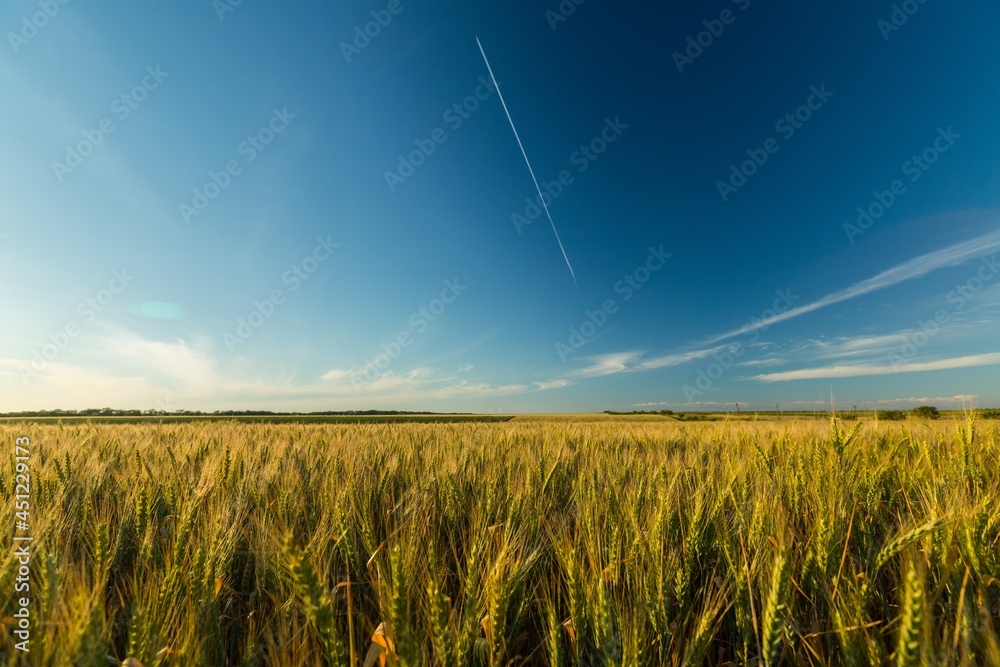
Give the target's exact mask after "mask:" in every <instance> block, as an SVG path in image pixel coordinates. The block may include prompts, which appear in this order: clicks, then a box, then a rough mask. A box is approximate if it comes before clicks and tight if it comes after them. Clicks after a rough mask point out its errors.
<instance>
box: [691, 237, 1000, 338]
mask: <svg viewBox="0 0 1000 667" xmlns="http://www.w3.org/2000/svg"><path fill="white" fill-rule="evenodd" d="M998 250H1000V230H998V231H995V232H991V233H989V234H984V235H982V236H978V237H976V238H974V239H971V240H969V241H963V242H962V243H956V244H955V245H952V246H948V247H947V248H942V249H941V250H935V251H934V252H929V253H927V254H925V255H920V256H919V257H915V258H913V259H911V260H908V261H906V262H903V263H902V264H899V265H897V266H894V267H893V268H891V269H888V270H886V271H883V272H882V273H880V274H878V275H877V276H874V277H872V278H868V279H867V280H862V281H861V282H858V283H855V284H854V285H851V286H850V287H848V288H846V289H843V290H840V291H837V292H834V293H832V294H829V295H827V296H825V297H823V298H822V299H819V300H818V301H813V302H812V303H808V304H806V305H804V306H799V307H798V308H792V309H790V310H788V311H786V312H784V313H780V314H779V315H776V316H774V317H771V318H768V319H767V320H764V321H762V322H760V323H759V324H757V325H752V326H744V327H741V328H739V329H732V330H730V331H727V332H725V333H723V334H720V335H718V336H716V337H714V338H712V339H710V340H709V341H708V343H707V344H713V343H717V342H719V341H721V340H726V339H727V338H733V337H734V336H739V335H742V334H746V333H749V332H751V331H754V330H755V329H759V328H762V327H770V326H772V325H774V324H777V323H778V322H784V321H785V320H790V319H792V318H795V317H799V316H800V315H805V314H806V313H811V312H813V311H816V310H819V309H820V308H825V307H827V306H831V305H833V304H835V303H841V302H843V301H848V300H850V299H854V298H856V297H859V296H863V295H865V294H869V293H871V292H876V291H878V290H881V289H885V288H887V287H892V286H893V285H898V284H899V283H901V282H905V281H907V280H913V279H914V278H919V277H921V276H925V275H927V274H928V273H931V272H933V271H937V270H938V269H943V268H947V267H950V266H958V265H959V264H964V263H965V262H968V261H969V260H972V259H979V258H981V257H982V256H984V255H986V254H987V253H990V252H996V251H998Z"/></svg>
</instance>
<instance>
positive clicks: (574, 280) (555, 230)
mask: <svg viewBox="0 0 1000 667" xmlns="http://www.w3.org/2000/svg"><path fill="white" fill-rule="evenodd" d="M476 44H478V45H479V52H480V53H482V54H483V60H484V61H485V62H486V69H487V70H488V71H489V73H490V78H491V79H492V80H493V87H494V88H496V89H497V96H498V97H499V98H500V104H502V105H503V110H504V113H506V114H507V120H509V121H510V129H512V130H514V138H515V139H517V145H518V146H519V147H520V148H521V155H523V156H524V163H525V164H526V165H528V172H529V173H530V174H531V180H532V181H534V182H535V189H536V190H538V199H539V200H540V201H541V202H542V208H544V209H545V215H546V217H548V219H549V224H550V225H552V233H554V234H555V235H556V242H557V243H559V249H560V250H562V255H563V259H565V260H566V266H568V267H569V275H571V276H573V284H574V285H576V291H577V292H578V293H579V291H580V285H579V284H578V283H577V282H576V273H575V272H574V271H573V265H572V264H570V263H569V257H568V256H567V255H566V248H564V247H563V243H562V239H560V238H559V230H557V229H556V223H555V222H553V221H552V214H551V213H549V207H548V206H547V205H546V204H545V195H543V194H542V188H541V187H539V185H538V179H537V178H535V170H534V169H532V168H531V162H530V161H529V160H528V154H527V153H526V152H525V150H524V144H522V143H521V137H520V136H519V135H518V134H517V128H516V127H514V119H513V118H511V117H510V111H509V110H508V109H507V103H506V102H504V99H503V93H501V92H500V84H499V83H497V78H496V77H495V76H493V68H492V67H490V61H489V59H488V58H487V57H486V51H484V50H483V44H482V42H480V41H479V37H478V36H477V37H476Z"/></svg>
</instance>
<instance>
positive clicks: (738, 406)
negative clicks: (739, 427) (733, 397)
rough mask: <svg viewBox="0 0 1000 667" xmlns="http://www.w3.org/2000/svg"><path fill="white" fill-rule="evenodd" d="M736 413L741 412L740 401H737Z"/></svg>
mask: <svg viewBox="0 0 1000 667" xmlns="http://www.w3.org/2000/svg"><path fill="white" fill-rule="evenodd" d="M736 414H740V404H739V402H737V403H736Z"/></svg>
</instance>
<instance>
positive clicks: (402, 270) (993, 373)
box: [0, 0, 1000, 412]
mask: <svg viewBox="0 0 1000 667" xmlns="http://www.w3.org/2000/svg"><path fill="white" fill-rule="evenodd" d="M476 4H477V3H458V2H448V3H441V2H437V3H430V2H421V1H420V0H399V2H398V4H397V3H389V2H374V3H371V2H361V1H359V0H351V1H349V2H343V3H336V4H335V5H333V6H329V5H324V6H315V5H313V4H311V3H309V4H307V3H302V5H301V6H300V5H298V4H290V5H289V4H286V5H279V4H277V3H265V2H261V1H259V0H256V1H255V0H244V1H243V2H242V3H241V4H239V5H238V6H235V7H231V9H232V11H222V10H221V9H220V8H221V7H226V6H227V5H226V4H225V0H220V1H219V2H215V3H213V2H210V1H209V0H203V1H200V2H193V3H185V4H184V6H176V5H175V4H171V3H166V2H160V3H134V4H130V5H124V6H123V5H120V4H115V5H114V6H110V5H102V4H95V3H84V2H79V1H75V2H69V4H66V5H58V3H57V2H53V3H52V6H51V7H49V6H48V3H46V2H43V3H41V4H39V3H37V2H26V1H20V0H18V1H12V0H8V1H6V2H4V3H3V9H2V13H0V16H2V19H0V27H2V28H3V31H4V33H5V35H6V37H5V44H3V45H2V47H0V85H2V90H3V93H4V94H3V103H2V105H0V122H2V126H3V127H4V128H5V130H4V132H3V133H0V183H2V196H3V199H2V202H3V208H2V210H0V320H2V322H3V323H4V325H5V326H4V327H3V328H2V329H0V410H15V409H37V408H55V407H62V408H80V407H99V406H104V405H107V406H112V407H121V408H126V407H139V408H153V407H160V408H165V409H177V408H187V409H209V410H211V409H219V408H254V407H258V408H269V409H282V410H284V409H302V410H323V409H351V408H387V409H388V408H397V409H432V410H456V411H458V410H461V411H495V412H557V411H574V412H575V411H591V410H603V409H634V408H640V409H660V408H671V409H697V408H703V409H714V408H718V407H725V408H732V407H733V405H734V404H735V403H736V402H739V403H740V404H741V406H745V407H747V408H753V407H759V408H767V407H770V406H773V405H774V404H775V403H780V404H781V405H783V406H788V407H789V408H793V407H800V408H812V407H818V406H822V405H828V404H829V401H830V396H831V394H832V395H833V396H834V397H835V399H836V401H837V403H838V405H840V406H844V405H848V404H856V405H858V406H862V405H865V406H869V407H876V406H886V407H889V406H903V407H907V406H910V405H915V404H918V403H922V402H932V403H935V404H937V405H939V406H942V407H945V406H947V407H953V406H957V405H961V404H962V403H963V402H966V401H974V402H975V403H976V404H977V405H983V406H991V405H994V406H995V405H1000V383H998V381H997V378H998V370H1000V344H998V343H997V330H998V323H1000V317H998V307H1000V274H998V269H996V268H995V257H996V253H997V252H998V250H1000V125H998V124H997V122H996V119H997V118H998V117H1000V79H998V78H997V76H996V72H997V71H1000V54H998V50H997V46H996V44H997V41H996V35H997V34H998V31H1000V4H998V3H997V2H991V1H990V2H988V1H987V0H973V1H972V2H969V3H964V4H962V5H961V6H960V7H958V6H953V5H952V4H949V3H945V2H941V1H940V0H928V1H927V2H926V4H923V5H920V4H919V3H917V2H913V3H912V7H911V6H910V5H907V7H908V8H910V9H917V11H915V13H913V14H912V15H909V16H906V21H905V23H903V22H902V20H900V19H901V15H898V14H897V15H896V16H895V17H893V11H894V10H893V6H892V3H878V2H876V3H869V2H848V3H839V4H832V5H831V4H826V5H822V6H810V7H794V8H788V7H773V6H769V5H767V4H766V3H763V2H761V0H749V1H748V0H739V1H738V2H731V1H730V0H725V1H719V2H714V3H707V4H706V3H694V2H687V3H672V4H671V6H664V3H652V2H650V3H638V4H633V5H630V8H629V9H628V10H623V9H622V8H621V5H619V4H615V3H610V2H603V1H601V0H586V2H584V3H583V4H581V5H579V6H577V7H576V9H575V11H574V12H573V13H572V14H571V15H569V16H566V17H565V20H561V21H558V22H556V21H555V19H553V18H552V17H553V16H554V14H553V12H557V11H558V7H559V3H558V2H557V1H556V0H551V1H550V2H539V3H529V2H512V3H503V4H498V3H487V4H484V5H483V6H474V5H476ZM569 4H570V3H569V2H566V3H564V6H567V5H569ZM46 7H48V11H49V13H50V14H54V15H52V16H47V15H46V14H45V11H46ZM390 7H391V8H392V9H396V10H397V13H396V14H392V13H391V12H389V11H388V9H387V8H390ZM547 11H548V12H549V13H548V14H547ZM372 12H375V15H376V17H379V16H380V17H381V18H382V19H383V22H385V23H387V25H385V26H384V27H381V26H379V27H378V30H377V35H376V36H375V37H372V38H370V39H369V40H368V41H367V43H366V42H365V41H361V40H360V39H359V40H358V41H357V42H355V39H356V38H357V35H358V31H364V29H365V24H366V23H368V22H371V21H373V20H374V19H373V15H372ZM724 12H725V13H724ZM720 17H721V18H723V19H725V20H726V21H729V22H728V24H726V23H722V22H720V21H718V19H720ZM386 18H389V19H390V20H388V21H386ZM893 18H895V19H896V22H897V23H899V24H901V25H899V26H898V30H895V29H893V30H890V29H889V28H887V27H886V26H890V25H892V24H891V23H889V22H890V21H892V19H893ZM880 21H883V23H881V24H880V23H879V22H880ZM704 22H708V24H709V25H708V27H706V25H705V23H704ZM33 24H34V25H33ZM37 25H40V26H41V27H40V28H37V27H36V26H37ZM553 25H554V26H555V29H553ZM368 27H369V29H370V31H371V32H372V33H375V32H376V30H375V27H376V24H372V25H370V26H368ZM720 27H721V28H722V31H721V34H719V35H718V36H712V39H711V40H709V39H708V38H709V33H704V34H702V35H700V39H701V40H702V44H707V46H703V47H702V48H701V53H700V54H699V53H698V51H697V50H692V51H690V54H691V55H695V56H696V57H695V58H692V59H690V60H689V61H687V62H682V63H681V64H682V67H681V69H682V70H683V71H679V68H678V66H677V63H678V62H680V58H681V57H680V56H678V55H675V54H676V53H681V54H683V53H684V52H685V50H687V49H688V48H689V42H688V38H689V37H690V38H691V39H692V40H694V41H695V42H697V40H698V39H699V33H702V32H703V31H706V30H708V29H711V28H714V29H715V30H716V32H719V28H720ZM893 27H896V26H893ZM356 29H357V30H356ZM476 36H478V37H479V39H480V40H481V41H482V44H483V47H484V49H485V51H486V54H487V56H488V57H489V60H490V64H491V65H492V67H493V70H494V73H495V75H496V78H497V80H498V81H499V85H500V91H501V93H502V94H503V97H504V101H505V102H506V104H507V107H508V110H509V112H510V114H511V116H512V118H513V121H514V124H515V126H516V128H517V132H518V135H519V136H520V139H521V141H522V142H523V145H524V148H525V150H526V152H527V156H528V158H529V160H530V162H531V166H532V167H533V169H534V172H535V175H536V176H537V178H538V180H539V181H540V182H550V183H551V182H554V181H558V179H559V176H560V172H563V171H566V172H568V173H567V174H563V176H564V178H566V182H568V183H569V184H568V185H565V186H563V191H562V193H561V194H560V195H559V196H558V197H556V198H555V199H554V200H552V201H551V202H550V206H549V209H550V212H551V215H552V219H553V221H554V223H555V226H556V228H557V229H558V232H559V236H560V238H561V240H562V244H563V246H564V249H565V252H566V256H567V257H568V259H569V261H570V263H571V264H572V267H573V270H574V272H575V275H576V279H577V282H578V285H579V289H578V288H577V287H576V286H574V281H573V278H572V276H571V274H570V270H569V268H568V267H567V264H566V262H565V261H564V259H563V254H562V252H561V250H560V247H559V244H558V242H557V240H556V236H555V234H554V233H553V229H552V226H551V225H550V224H549V222H548V220H547V219H546V218H545V215H544V213H541V215H540V216H539V217H537V218H536V219H534V221H533V222H531V223H530V224H524V223H523V220H521V219H519V218H516V217H512V216H514V215H515V214H517V215H525V213H526V211H525V209H526V206H527V204H526V202H525V199H526V198H529V199H537V198H538V194H537V192H536V191H535V185H534V183H533V182H532V177H531V174H530V173H529V171H528V167H527V166H526V164H525V160H524V158H523V157H522V154H521V151H520V149H519V148H518V143H517V140H516V139H515V135H514V133H513V132H512V128H511V125H510V123H509V122H508V119H507V115H506V114H505V112H504V107H503V106H502V105H501V101H500V99H499V98H498V96H497V95H496V94H495V92H494V91H492V90H491V89H489V88H487V87H484V86H482V85H481V84H480V77H485V78H486V79H488V74H487V69H486V65H485V63H484V62H483V59H482V57H481V55H480V52H479V48H478V46H477V45H476ZM345 44H354V46H353V47H347V46H345ZM359 45H360V46H361V47H363V48H358V46H359ZM345 52H346V54H345ZM151 72H152V73H153V74H151ZM154 74H155V75H154ZM137 87H138V88H137ZM816 91H819V92H821V93H822V96H821V97H820V96H817V95H816ZM477 94H478V95H479V98H481V99H476V98H475V96H476V95H477ZM123 95H124V96H125V99H122V96H123ZM470 96H472V97H471V98H470ZM116 100H117V101H116ZM466 100H468V108H467V109H466V110H464V111H462V112H461V115H459V112H456V111H455V110H453V107H454V105H456V104H460V105H461V104H463V103H466ZM808 104H812V106H813V107H814V108H813V109H811V110H810V109H808V108H807V107H805V108H803V105H808ZM797 110H798V113H799V114H801V116H800V118H802V119H805V120H802V121H801V122H800V121H799V120H794V119H793V121H792V122H789V121H787V120H783V119H785V116H786V114H789V113H791V114H795V113H796V112H797ZM806 117H808V118H807V119H806ZM793 123H794V125H793ZM269 126H270V127H269ZM612 128H617V129H612ZM272 129H273V130H280V131H278V132H272ZM602 132H603V133H604V135H605V138H612V137H613V138H614V141H613V142H612V143H609V144H607V145H606V146H603V145H602V142H603V140H601V139H600V137H601V135H602ZM252 136H257V137H258V138H255V139H253V140H252V141H250V137H252ZM88 137H89V138H88ZM435 138H437V139H438V141H441V140H442V139H443V142H442V143H437V142H435V141H434V139H435ZM595 140H597V143H596V144H594V150H601V149H604V151H603V152H602V153H601V154H600V155H597V154H595V153H591V154H590V157H585V156H584V155H585V154H584V153H581V152H579V151H580V149H581V148H582V147H586V146H588V145H591V143H592V142H593V141H595ZM768 140H771V141H770V142H769V141H768ZM267 141H270V143H266V142H267ZM935 142H936V143H937V148H934V146H935ZM91 144H96V145H91ZM255 144H256V145H255ZM420 145H423V146H425V147H427V146H430V145H433V146H434V150H433V153H431V154H430V155H428V156H426V157H425V156H423V155H418V156H417V157H418V161H422V164H420V165H419V166H418V167H416V168H415V169H414V171H413V172H412V174H410V172H408V171H406V169H405V168H404V169H403V171H402V172H399V169H400V156H401V155H402V156H409V155H410V154H411V153H412V152H413V151H416V150H419V149H418V146H420ZM768 148H770V152H769V151H768V150H767V149H768ZM77 149H79V150H80V151H82V152H86V153H88V154H87V155H86V156H84V157H82V159H80V160H79V162H76V160H77V157H76V155H75V154H74V155H68V152H72V153H75V152H76V150H77ZM925 149H929V152H928V159H932V158H933V159H934V163H933V164H926V163H921V164H922V166H921V165H918V164H915V163H914V162H912V158H914V156H917V157H918V158H919V156H921V154H923V153H924V151H925ZM941 149H946V150H941ZM588 150H589V149H588ZM748 151H750V153H749V154H748ZM751 155H756V156H757V158H758V162H761V161H763V157H764V156H766V158H767V160H766V162H764V164H762V165H760V166H758V165H754V164H748V165H747V166H746V167H745V171H746V172H750V171H754V172H755V173H753V174H752V175H750V176H749V177H747V178H746V179H745V182H743V181H742V180H733V181H731V182H730V186H733V185H738V186H739V187H738V188H735V189H733V188H727V187H724V186H720V182H722V181H729V180H730V179H731V178H733V175H732V168H733V165H736V168H737V169H740V168H741V165H742V163H744V162H745V161H747V160H749V159H751ZM592 158H593V159H592ZM919 159H921V160H922V158H919ZM227 166H228V167H229V168H231V172H232V173H230V174H225V173H224V172H225V171H226V169H227ZM584 168H585V169H584ZM392 171H396V172H397V173H402V175H403V176H406V178H405V179H402V181H401V180H400V179H399V178H390V177H387V172H392ZM213 173H214V174H215V180H216V181H217V182H220V183H223V184H226V185H225V187H224V188H216V187H215V185H214V184H212V174H213ZM735 178H737V179H742V178H743V177H742V176H737V177H735ZM570 179H571V182H570ZM894 181H898V182H897V183H896V184H895V186H896V191H897V194H892V189H893V182H894ZM206 185H208V191H209V192H208V193H207V194H210V195H213V197H212V198H211V199H210V200H208V199H205V200H200V199H199V197H201V195H196V193H195V190H198V191H200V192H203V191H204V189H205V187H206ZM720 188H721V191H720ZM877 192H878V193H886V194H882V195H879V196H880V197H881V198H882V200H883V202H886V203H888V202H889V200H890V197H891V198H892V199H894V201H892V203H891V205H889V206H887V209H886V210H885V211H884V213H882V214H881V215H880V216H879V217H877V219H873V220H872V221H871V224H868V223H866V225H867V228H866V229H862V228H861V227H852V226H851V225H856V224H857V223H856V221H857V219H858V215H859V214H858V208H859V207H863V208H865V209H868V208H869V207H871V206H872V205H873V204H874V203H877V199H876V193H877ZM206 204H207V206H206ZM196 206H197V207H201V208H203V210H200V211H198V212H197V213H196V214H195V213H194V211H195V210H196ZM879 206H881V205H880V204H879V205H877V206H875V207H874V208H872V210H873V211H874V212H876V213H878V212H879V211H878V207H879ZM186 207H190V208H186ZM529 212H530V213H532V215H534V214H536V213H539V212H540V211H529ZM845 226H846V227H845ZM667 255H669V257H666V258H664V257H665V256H667ZM307 258H314V259H307ZM315 258H319V260H322V261H317V260H316V259H315ZM647 262H648V264H647ZM303 263H304V265H305V267H306V268H305V273H302V275H303V276H304V275H308V279H303V278H302V277H299V276H297V275H296V273H295V272H294V271H295V270H296V269H294V268H293V267H297V266H298V267H301V266H303ZM645 267H649V268H654V269H656V270H654V271H651V272H647V268H645ZM123 269H124V275H121V274H122V271H123ZM309 269H313V270H314V271H313V272H312V273H309V272H308V270H309ZM298 270H299V271H300V272H301V271H303V269H301V268H299V269H298ZM115 272H118V275H119V276H121V277H120V278H116V273H115ZM626 276H631V278H629V280H631V281H632V282H633V283H634V284H636V285H639V284H641V288H640V289H634V288H633V287H629V283H628V282H627V281H626V280H625V277H626ZM970 281H971V282H970ZM109 288H111V289H109ZM276 290H278V291H280V294H278V295H277V296H279V299H278V301H279V303H277V304H276V305H270V304H268V303H264V301H265V300H267V299H269V298H270V297H271V296H272V295H273V294H274V293H275V291H276ZM779 291H780V294H782V295H784V296H785V301H784V302H782V301H781V300H780V299H781V297H780V296H778V294H779ZM442 296H444V297H445V298H446V300H447V301H450V303H446V302H445V301H442V300H440V299H441V297H442ZM88 300H91V303H90V304H89V305H88ZM776 300H777V301H778V305H780V307H781V310H784V311H786V312H784V313H778V312H777V311H774V310H771V311H770V312H769V309H771V308H772V307H773V306H774V305H775V302H776ZM255 304H256V305H255ZM605 306H607V312H598V311H602V310H603V309H604V308H605ZM421 309H424V314H421ZM428 309H429V310H428ZM98 311H99V312H98ZM255 311H263V312H264V313H265V314H266V315H267V316H265V315H260V314H256V315H252V313H254V312H255ZM588 313H590V314H591V315H592V317H589V316H588ZM432 318H433V321H432ZM753 318H757V320H754V319H753ZM761 318H763V319H764V321H765V322H764V326H757V325H755V324H753V323H754V322H759V321H760V319H761ZM241 319H242V320H243V321H244V322H246V323H244V324H240V322H241ZM935 319H936V321H935ZM248 320H249V322H247V321H248ZM593 321H596V322H597V323H598V324H601V326H593V327H592V326H591V325H590V324H587V323H588V322H593ZM747 323H751V324H750V326H749V327H744V325H746V324H747ZM254 325H258V326H254ZM741 329H742V330H741ZM67 331H68V332H69V333H66V332H67ZM394 342H395V344H398V350H397V348H396V347H395V344H394ZM399 343H402V344H399ZM384 349H387V350H388V351H389V353H390V355H391V356H392V358H390V357H388V356H386V357H383V358H381V359H380V358H379V357H378V356H377V355H379V354H380V353H381V352H383V350H384ZM397 352H398V354H397ZM375 362H380V363H379V364H378V365H377V366H376V365H374V363H375Z"/></svg>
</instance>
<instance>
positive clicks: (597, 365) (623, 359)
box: [573, 352, 642, 378]
mask: <svg viewBox="0 0 1000 667" xmlns="http://www.w3.org/2000/svg"><path fill="white" fill-rule="evenodd" d="M641 356H642V352H613V353H611V354H601V355H597V356H595V357H589V358H588V359H587V360H588V361H589V362H590V364H589V365H588V366H586V367H585V368H581V369H579V370H577V371H575V372H574V373H573V374H574V375H575V376H577V377H586V378H592V377H603V376H605V375H615V374H617V373H625V372H627V371H629V370H632V369H633V364H634V362H636V361H638V359H639V358H640V357H641Z"/></svg>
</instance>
